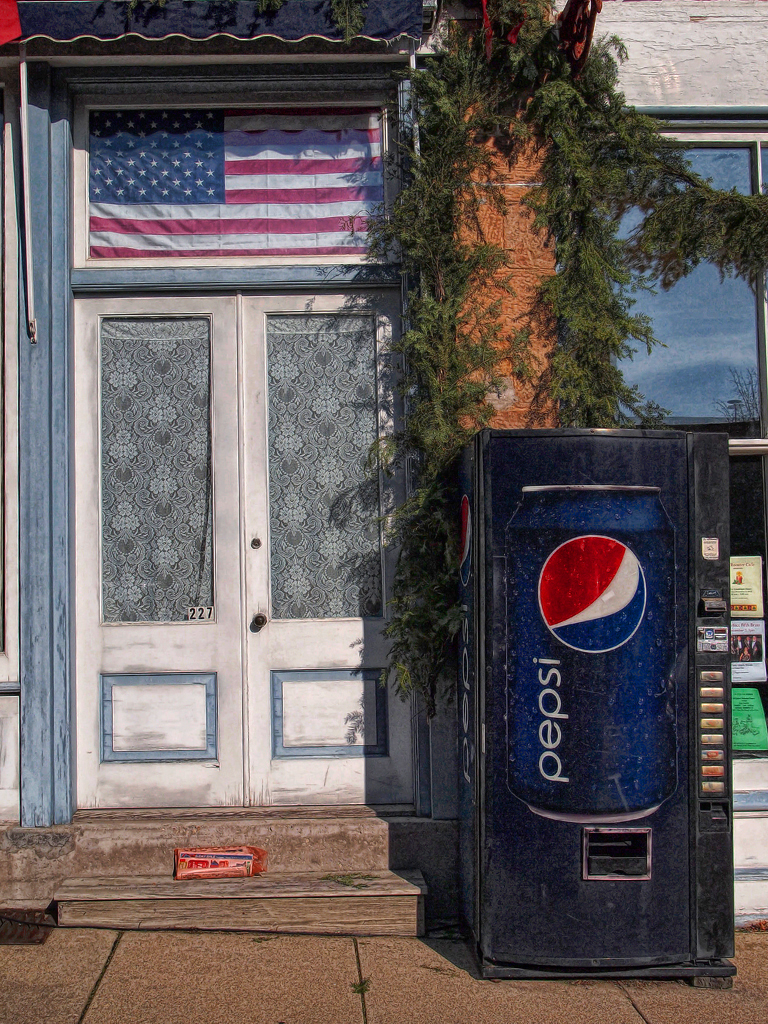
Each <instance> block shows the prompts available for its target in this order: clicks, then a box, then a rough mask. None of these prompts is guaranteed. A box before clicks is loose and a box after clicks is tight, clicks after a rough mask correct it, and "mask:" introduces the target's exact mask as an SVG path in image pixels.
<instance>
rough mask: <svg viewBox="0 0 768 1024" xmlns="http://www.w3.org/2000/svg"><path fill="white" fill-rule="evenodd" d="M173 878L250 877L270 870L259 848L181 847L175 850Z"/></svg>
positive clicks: (264, 851)
mask: <svg viewBox="0 0 768 1024" xmlns="http://www.w3.org/2000/svg"><path fill="white" fill-rule="evenodd" d="M173 867H174V870H173V876H174V878H177V879H181V878H248V877H250V876H251V875H260V874H261V873H262V872H263V871H266V870H267V851H266V850H262V849H260V847H258V846H204V847H199V848H198V849H190V848H189V847H181V848H180V849H177V850H174V851H173Z"/></svg>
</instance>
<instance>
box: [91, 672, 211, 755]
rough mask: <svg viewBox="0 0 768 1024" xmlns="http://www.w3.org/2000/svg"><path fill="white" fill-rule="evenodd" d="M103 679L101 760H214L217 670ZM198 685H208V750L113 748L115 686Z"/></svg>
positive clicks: (206, 746) (104, 677)
mask: <svg viewBox="0 0 768 1024" xmlns="http://www.w3.org/2000/svg"><path fill="white" fill-rule="evenodd" d="M100 679H101V760H102V761H215V760H216V758H217V757H218V750H217V742H216V733H217V728H216V673H215V672H154V673H145V674H141V675H102V676H101V677H100ZM161 683H163V684H168V683H172V684H174V685H183V684H189V683H193V684H197V685H203V686H205V744H206V745H205V750H114V749H113V747H112V743H113V736H112V690H113V688H114V687H115V686H147V685H153V684H161Z"/></svg>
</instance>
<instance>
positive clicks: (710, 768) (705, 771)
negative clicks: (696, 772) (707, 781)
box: [701, 764, 725, 775]
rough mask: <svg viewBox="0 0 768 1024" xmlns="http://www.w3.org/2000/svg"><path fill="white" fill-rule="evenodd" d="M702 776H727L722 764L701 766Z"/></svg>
mask: <svg viewBox="0 0 768 1024" xmlns="http://www.w3.org/2000/svg"><path fill="white" fill-rule="evenodd" d="M701 774H702V775H725V768H724V766H723V765H721V764H703V765H702V766H701Z"/></svg>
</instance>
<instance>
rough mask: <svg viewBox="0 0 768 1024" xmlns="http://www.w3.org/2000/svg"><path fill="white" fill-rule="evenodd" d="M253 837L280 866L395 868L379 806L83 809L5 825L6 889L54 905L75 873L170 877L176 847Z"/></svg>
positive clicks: (1, 847)
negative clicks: (64, 821) (65, 816)
mask: <svg viewBox="0 0 768 1024" xmlns="http://www.w3.org/2000/svg"><path fill="white" fill-rule="evenodd" d="M244 845H247V846H260V847H262V848H263V849H265V850H267V852H268V854H269V870H270V873H285V872H291V873H304V872H315V873H317V874H321V875H322V874H328V873H333V872H336V873H349V872H357V871H363V872H376V871H385V870H386V869H388V868H389V867H390V849H389V826H388V823H387V820H386V819H384V818H382V817H380V816H379V815H378V813H377V811H376V810H374V809H372V808H370V807H359V806H356V807H333V808H329V807H322V808H313V807H293V808H286V807H281V808H274V807H270V808H267V807H262V808H189V809H184V808H182V809H162V810H126V811H78V812H77V813H76V814H75V817H74V820H73V821H72V823H71V824H68V825H56V826H53V827H51V828H20V827H18V826H10V827H6V828H4V829H2V830H0V896H2V898H3V900H4V901H5V902H6V903H7V902H8V901H12V902H14V904H18V905H22V904H24V905H44V904H45V903H46V902H47V901H48V900H50V899H51V898H52V896H53V894H54V891H55V890H56V889H57V888H58V887H59V886H60V885H61V884H62V882H63V881H64V880H65V879H67V878H109V877H118V876H125V875H128V874H131V875H142V876H151V877H165V878H170V877H171V875H172V873H173V850H174V847H177V846H193V847H195V846H244ZM411 863H417V864H418V863H419V861H418V860H416V861H415V862H411ZM19 901H21V902H19Z"/></svg>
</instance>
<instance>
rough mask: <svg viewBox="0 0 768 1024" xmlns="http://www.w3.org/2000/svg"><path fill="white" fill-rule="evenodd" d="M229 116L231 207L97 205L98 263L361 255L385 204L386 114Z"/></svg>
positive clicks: (94, 247) (93, 247)
mask: <svg viewBox="0 0 768 1024" xmlns="http://www.w3.org/2000/svg"><path fill="white" fill-rule="evenodd" d="M307 120H308V117H307V115H306V114H305V115H303V116H298V115H296V116H288V115H285V114H280V113H267V114H232V115H230V116H227V117H226V118H225V135H224V146H225V166H224V183H225V196H226V203H224V204H210V205H207V204H206V205H200V204H190V205H184V204H179V203H173V204H157V203H152V204H146V205H141V204H126V205H122V204H114V203H113V204H109V203H93V202H92V203H91V204H90V252H91V256H94V257H113V258H122V257H151V256H162V255H167V256H172V257H183V256H322V255H362V254H364V253H365V251H366V239H365V235H366V230H367V223H368V218H369V216H370V215H371V213H372V212H373V211H374V210H375V209H376V208H377V207H378V206H379V205H380V203H381V201H382V198H383V173H382V155H381V125H380V116H379V113H378V112H375V113H373V112H368V111H362V112H358V113H356V114H352V115H350V114H347V113H345V114H343V115H339V114H333V113H324V114H322V115H318V116H315V117H313V118H312V122H311V127H308V125H307Z"/></svg>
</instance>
